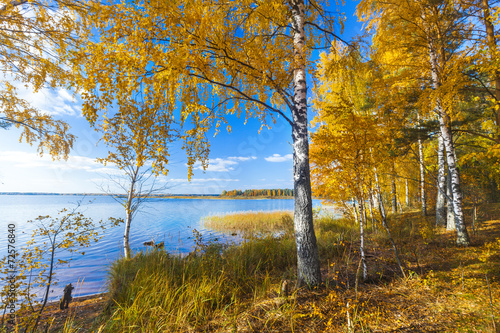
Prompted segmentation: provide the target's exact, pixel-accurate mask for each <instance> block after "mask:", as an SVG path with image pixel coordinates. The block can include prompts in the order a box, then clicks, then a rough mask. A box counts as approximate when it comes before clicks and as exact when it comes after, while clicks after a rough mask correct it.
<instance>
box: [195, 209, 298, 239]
mask: <svg viewBox="0 0 500 333" xmlns="http://www.w3.org/2000/svg"><path fill="white" fill-rule="evenodd" d="M202 223H203V226H204V227H205V228H209V229H212V230H216V231H219V232H223V233H230V234H232V233H240V234H242V235H243V236H246V237H249V236H250V237H251V236H256V235H270V234H276V233H291V232H293V212H291V211H283V210H279V211H271V212H266V211H257V212H256V211H248V212H235V213H228V214H215V215H209V216H206V217H204V218H202Z"/></svg>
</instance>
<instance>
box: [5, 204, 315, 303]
mask: <svg viewBox="0 0 500 333" xmlns="http://www.w3.org/2000/svg"><path fill="white" fill-rule="evenodd" d="M80 200H81V201H82V205H81V207H80V209H79V210H80V211H81V212H83V213H84V215H85V216H87V217H91V218H92V219H94V221H98V220H100V219H107V218H108V217H124V209H123V207H122V206H121V205H120V204H119V203H117V202H116V201H115V200H114V199H113V198H112V197H109V196H95V197H93V196H86V197H83V196H72V195H0V257H3V256H5V255H7V228H8V227H7V226H8V225H9V224H10V223H13V224H15V225H16V247H17V248H20V247H21V246H23V245H24V244H25V243H26V241H27V240H28V239H29V238H30V237H31V231H32V230H33V228H34V227H35V225H34V224H33V223H27V221H28V220H33V219H35V218H36V217H37V216H40V215H51V216H53V217H54V216H56V215H57V212H58V211H59V210H61V209H62V208H69V209H71V208H74V207H76V203H77V202H78V201H80ZM89 201H91V203H89ZM320 205H321V204H320V201H319V200H313V206H314V207H317V206H320ZM293 206H294V202H293V200H292V199H262V200H258V199H257V200H241V199H217V200H213V199H149V200H148V201H147V202H146V203H145V204H144V205H143V206H142V210H141V211H140V212H138V213H137V215H136V216H135V218H134V220H133V222H132V226H131V230H130V245H131V248H132V250H133V251H139V250H143V249H145V247H144V246H143V245H142V243H143V242H145V241H150V240H155V241H156V242H161V241H164V242H165V246H166V250H167V251H169V252H174V253H187V252H190V251H191V250H192V249H193V247H194V241H193V239H192V235H193V229H197V230H198V231H200V232H201V233H202V235H203V237H204V238H205V239H207V238H214V237H218V238H223V237H221V235H218V234H217V233H215V232H213V231H210V230H206V229H204V228H203V226H202V224H201V218H202V217H204V216H207V215H210V214H220V213H229V212H237V211H273V210H293ZM123 231H124V226H123V225H121V226H119V227H116V228H112V229H109V230H107V231H106V233H105V235H104V237H103V238H102V239H101V240H99V242H97V243H93V244H92V245H91V246H90V247H89V248H87V249H85V250H84V251H85V255H84V256H82V255H81V254H76V255H71V254H68V253H66V252H64V253H61V255H60V257H58V258H60V259H69V258H71V259H72V260H71V262H70V266H69V267H67V266H61V267H58V269H57V271H56V275H55V276H56V279H57V281H58V285H57V286H56V287H55V288H54V291H53V292H52V293H51V299H55V298H59V297H60V295H61V294H62V288H64V286H65V285H66V284H68V283H70V282H71V283H73V285H74V286H75V285H76V282H77V281H78V280H80V281H81V280H83V283H81V284H79V285H78V287H77V288H76V289H75V290H74V291H73V295H74V296H84V295H90V294H95V293H100V292H104V291H106V288H105V282H106V274H107V268H108V267H109V265H110V263H111V262H113V261H114V260H115V259H116V258H118V257H119V256H120V255H122V253H123V246H122V240H123ZM2 238H3V239H2Z"/></svg>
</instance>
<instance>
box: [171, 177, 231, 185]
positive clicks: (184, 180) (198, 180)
mask: <svg viewBox="0 0 500 333" xmlns="http://www.w3.org/2000/svg"><path fill="white" fill-rule="evenodd" d="M239 181H240V180H239V179H226V178H191V184H195V183H209V182H239ZM166 182H167V183H186V184H189V181H188V180H187V178H170V179H168V180H167V181H166Z"/></svg>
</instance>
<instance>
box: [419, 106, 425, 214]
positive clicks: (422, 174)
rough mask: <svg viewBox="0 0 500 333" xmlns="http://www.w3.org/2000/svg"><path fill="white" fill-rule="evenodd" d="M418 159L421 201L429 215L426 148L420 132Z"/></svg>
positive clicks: (423, 209) (423, 208) (423, 212)
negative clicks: (426, 190) (426, 185)
mask: <svg viewBox="0 0 500 333" xmlns="http://www.w3.org/2000/svg"><path fill="white" fill-rule="evenodd" d="M417 121H418V126H419V127H420V114H419V113H417ZM418 159H419V165H420V203H421V204H422V215H423V216H427V195H426V192H425V167H424V148H423V145H422V139H421V138H420V133H419V134H418Z"/></svg>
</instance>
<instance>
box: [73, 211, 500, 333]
mask: <svg viewBox="0 0 500 333" xmlns="http://www.w3.org/2000/svg"><path fill="white" fill-rule="evenodd" d="M499 217H500V205H498V204H495V205H487V206H483V207H481V209H480V215H479V222H478V226H477V229H476V234H475V235H471V236H472V239H473V246H471V247H469V248H459V247H456V246H455V245H454V234H453V233H446V232H444V231H442V230H439V229H436V228H434V219H433V217H432V216H429V217H426V218H422V217H421V216H420V214H419V213H418V212H406V213H404V214H398V215H394V216H391V217H390V221H389V226H390V228H391V231H392V232H393V234H394V237H395V240H396V243H397V245H398V248H399V249H400V252H401V257H402V261H403V264H404V266H405V271H406V275H407V276H406V277H402V276H401V273H400V272H399V269H398V267H397V265H396V262H395V259H394V256H393V252H392V250H391V248H390V245H389V240H388V239H387V237H386V235H385V233H384V232H383V231H382V230H381V228H378V230H375V228H373V227H372V226H371V224H370V228H369V229H368V236H367V240H366V243H367V245H366V252H367V257H368V270H369V278H368V279H367V280H366V281H361V280H359V281H358V284H356V276H357V274H356V273H357V271H358V265H359V233H358V231H357V226H355V225H353V223H352V222H350V221H348V220H344V219H341V220H334V219H332V218H329V217H323V218H320V219H317V220H316V221H315V227H316V232H317V236H318V246H319V250H320V256H321V260H322V264H321V265H322V273H323V279H324V285H323V286H321V287H320V288H317V289H314V290H307V289H300V290H297V289H295V288H294V286H293V281H294V279H295V275H296V272H295V270H296V263H295V260H296V259H295V243H294V239H293V233H290V232H286V230H287V229H286V228H288V226H287V224H286V223H285V224H283V223H282V221H281V220H280V219H281V217H276V218H278V219H277V220H275V224H274V225H273V228H276V230H278V229H279V226H280V225H281V226H283V232H282V233H279V237H273V236H272V235H269V234H265V233H264V232H263V230H261V231H260V232H259V231H257V232H253V234H254V237H250V238H247V239H246V241H245V242H244V243H242V244H241V245H238V246H232V247H231V246H226V245H224V244H219V243H214V242H206V241H204V240H203V239H202V238H201V236H200V235H197V248H196V251H195V252H193V253H192V254H191V255H189V256H187V257H184V258H181V257H178V256H172V255H169V254H167V253H165V252H163V251H159V250H158V251H152V252H148V253H138V254H136V256H134V257H133V258H132V259H131V260H123V259H122V260H119V261H116V262H115V263H114V264H113V266H112V267H111V270H110V278H109V285H108V288H109V293H108V300H107V305H106V306H105V311H104V312H103V313H104V314H103V315H102V316H101V318H100V319H99V320H97V321H94V322H93V323H90V324H89V323H87V324H82V323H81V322H79V321H74V322H72V328H68V329H67V330H66V331H65V332H77V331H78V330H77V328H78V327H85V328H86V329H85V330H84V331H86V332H87V331H92V330H94V331H96V332H97V331H99V330H100V331H101V332H389V331H392V332H494V330H493V320H492V314H493V316H494V317H495V319H496V320H497V324H496V326H499V325H498V317H499V315H500V314H499V309H500V307H499V305H498V300H499V299H500V288H499V282H500V281H499V279H500V220H499ZM223 220H224V221H226V222H227V221H231V220H232V221H235V219H234V218H233V217H231V216H229V217H226V218H224V219H223ZM254 220H255V221H257V219H254ZM221 223H222V224H225V222H221ZM263 227H264V226H263ZM268 227H269V226H268V225H266V226H265V228H268ZM234 228H236V227H235V225H232V226H231V228H229V229H227V232H233V231H234V230H235V229H234ZM236 229H237V228H236ZM254 229H255V226H254V225H252V226H251V230H254ZM238 232H241V233H243V232H244V231H243V230H239V231H238ZM247 234H251V232H249V231H248V232H247ZM471 234H472V231H471ZM486 277H488V283H489V285H488V283H487V281H486ZM284 281H287V282H289V286H291V288H290V290H289V293H288V294H286V293H284V292H283V291H282V286H283V283H284ZM490 291H491V300H492V302H491V303H490V296H489V295H490ZM80 331H81V330H80Z"/></svg>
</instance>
